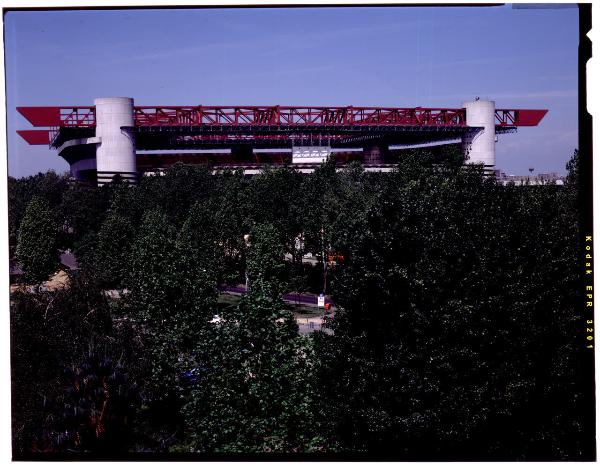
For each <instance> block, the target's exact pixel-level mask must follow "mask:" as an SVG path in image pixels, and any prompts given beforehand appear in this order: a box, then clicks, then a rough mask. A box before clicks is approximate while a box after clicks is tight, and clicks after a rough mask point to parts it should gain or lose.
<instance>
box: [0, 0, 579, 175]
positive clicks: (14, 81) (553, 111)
mask: <svg viewBox="0 0 600 466" xmlns="http://www.w3.org/2000/svg"><path fill="white" fill-rule="evenodd" d="M577 46H578V10H577V9H576V8H559V9H537V8H536V9H513V8H511V6H510V5H508V6H501V7H447V8H439V7H420V8H408V7H403V8H400V7H382V8H375V7H369V8H312V9H311V8H297V9H212V10H211V9H199V10H117V11H30V12H25V11H24V12H8V13H7V14H6V15H5V62H6V68H5V70H6V87H7V105H8V109H7V125H8V169H9V174H10V175H12V176H17V177H20V176H27V175H31V174H34V173H37V172H38V171H46V170H48V169H55V170H57V171H61V172H62V171H66V170H68V165H67V164H66V162H64V161H63V160H62V159H61V158H60V157H58V156H57V155H56V152H55V151H51V150H49V149H48V148H47V147H45V146H29V145H27V144H26V143H25V141H23V140H21V138H20V137H19V136H17V135H16V133H15V131H16V130H17V129H30V128H31V127H30V125H29V123H28V122H27V121H26V120H25V119H24V118H22V117H21V116H20V115H19V114H17V113H16V110H15V107H17V106H36V105H57V106H69V105H92V104H93V99H94V98H95V97H109V96H129V97H133V98H134V99H135V103H136V104H137V105H200V104H203V105H277V104H279V105H332V106H344V105H355V106H369V105H372V106H398V107H412V106H421V107H460V104H461V102H462V101H463V100H471V99H473V98H474V97H475V96H480V97H481V98H490V99H492V100H495V101H496V106H497V107H498V108H511V107H514V108H548V109H549V110H550V111H549V113H548V115H547V116H546V117H545V118H544V120H542V123H541V125H540V126H539V127H537V128H521V129H519V131H518V133H517V134H508V135H500V136H499V139H500V140H499V142H498V144H497V154H496V164H497V168H500V169H501V170H504V171H506V172H507V173H511V174H526V173H528V168H529V167H535V171H536V173H540V172H551V171H556V172H559V173H564V172H565V167H564V166H565V164H566V162H567V161H568V159H569V157H570V156H571V154H572V152H573V150H574V149H575V148H576V147H577Z"/></svg>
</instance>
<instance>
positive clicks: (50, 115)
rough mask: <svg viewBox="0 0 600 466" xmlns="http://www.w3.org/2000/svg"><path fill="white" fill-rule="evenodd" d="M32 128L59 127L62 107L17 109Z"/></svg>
mask: <svg viewBox="0 0 600 466" xmlns="http://www.w3.org/2000/svg"><path fill="white" fill-rule="evenodd" d="M17 112H19V113H20V114H21V115H23V116H24V117H25V118H26V119H27V121H28V122H29V123H31V125H32V126H59V125H60V124H61V119H60V107H17Z"/></svg>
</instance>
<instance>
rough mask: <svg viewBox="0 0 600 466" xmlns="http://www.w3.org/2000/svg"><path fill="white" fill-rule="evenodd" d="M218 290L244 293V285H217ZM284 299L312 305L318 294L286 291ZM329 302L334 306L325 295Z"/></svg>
mask: <svg viewBox="0 0 600 466" xmlns="http://www.w3.org/2000/svg"><path fill="white" fill-rule="evenodd" d="M219 290H220V291H225V292H227V293H236V294H246V287H245V286H226V285H219ZM282 298H283V300H284V301H287V302H290V303H299V304H310V305H313V306H316V305H317V302H318V296H317V295H315V294H297V293H287V294H284V295H283V296H282ZM328 303H329V304H331V305H332V306H335V303H334V302H333V301H332V300H331V298H329V297H327V296H326V297H325V304H328Z"/></svg>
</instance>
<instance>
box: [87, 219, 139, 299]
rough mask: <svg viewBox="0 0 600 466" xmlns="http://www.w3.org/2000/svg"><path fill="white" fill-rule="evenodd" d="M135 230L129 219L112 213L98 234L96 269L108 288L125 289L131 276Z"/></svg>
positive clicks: (102, 282)
mask: <svg viewBox="0 0 600 466" xmlns="http://www.w3.org/2000/svg"><path fill="white" fill-rule="evenodd" d="M133 237H134V229H133V226H132V225H131V222H130V221H129V219H127V217H124V216H122V215H119V214H117V213H111V215H109V217H108V218H107V219H106V220H105V221H104V223H103V224H102V227H101V228H100V232H99V233H98V240H97V243H98V244H97V246H96V248H95V252H94V255H95V268H96V274H97V277H98V279H99V280H100V283H101V284H102V285H104V286H105V287H107V288H123V287H124V284H125V282H126V280H127V278H128V274H129V263H130V257H129V256H130V251H131V247H132V241H133Z"/></svg>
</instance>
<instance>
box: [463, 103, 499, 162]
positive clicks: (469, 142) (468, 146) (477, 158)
mask: <svg viewBox="0 0 600 466" xmlns="http://www.w3.org/2000/svg"><path fill="white" fill-rule="evenodd" d="M462 107H463V108H464V109H465V110H466V117H467V126H473V127H482V128H483V130H481V131H479V132H477V133H468V134H467V135H465V136H464V137H463V140H462V150H463V153H464V154H466V156H467V161H466V163H470V164H477V163H481V164H483V168H484V169H485V170H486V171H492V170H494V169H495V168H496V119H495V115H496V103H495V102H494V101H493V100H474V101H472V102H463V103H462Z"/></svg>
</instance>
